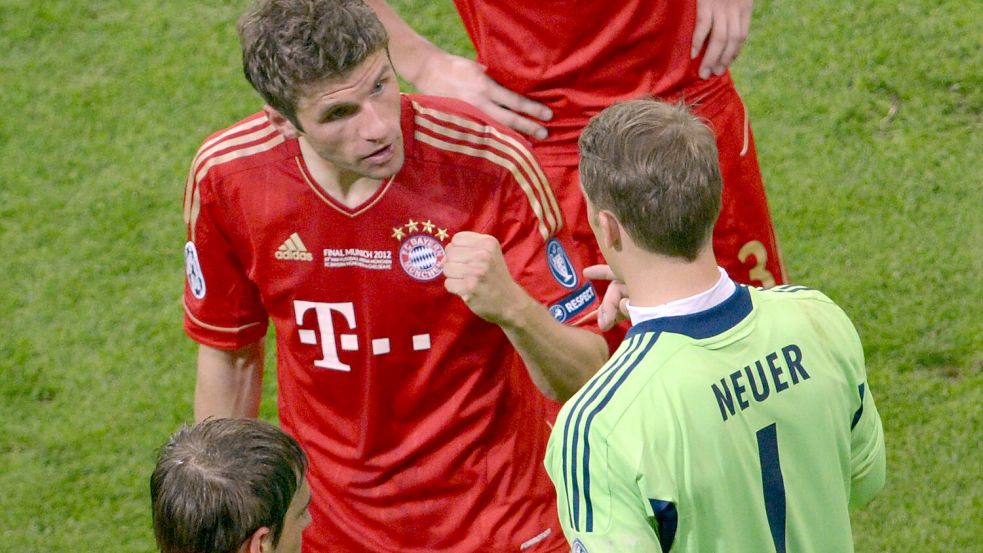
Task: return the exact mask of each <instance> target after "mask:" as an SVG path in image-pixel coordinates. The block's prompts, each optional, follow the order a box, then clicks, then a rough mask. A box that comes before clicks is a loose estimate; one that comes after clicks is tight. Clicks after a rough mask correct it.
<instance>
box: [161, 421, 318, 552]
mask: <svg viewBox="0 0 983 553" xmlns="http://www.w3.org/2000/svg"><path fill="white" fill-rule="evenodd" d="M306 472H307V458H306V457H305V456H304V451H303V450H302V449H301V448H300V445H299V444H298V443H297V442H296V441H295V440H294V439H293V438H291V437H290V436H288V435H287V434H285V433H283V432H282V431H281V430H280V429H278V428H276V427H275V426H273V425H271V424H269V423H265V422H262V421H258V420H250V419H208V420H205V421H203V422H200V423H198V424H197V425H195V426H192V427H185V428H182V429H181V430H178V431H177V432H175V433H174V435H172V436H171V437H170V439H169V440H168V441H167V443H166V444H164V446H163V447H162V448H161V450H160V453H159V456H158V458H157V466H156V467H155V468H154V473H153V475H151V477H150V499H151V506H152V509H153V519H154V535H155V536H156V538H157V547H158V548H159V549H160V551H161V552H162V553H300V546H301V532H302V531H303V530H304V528H306V527H307V525H308V524H310V521H311V517H310V514H309V513H308V511H307V506H308V503H310V500H311V492H310V489H309V488H308V486H307V479H306V477H305V476H304V475H305V473H306Z"/></svg>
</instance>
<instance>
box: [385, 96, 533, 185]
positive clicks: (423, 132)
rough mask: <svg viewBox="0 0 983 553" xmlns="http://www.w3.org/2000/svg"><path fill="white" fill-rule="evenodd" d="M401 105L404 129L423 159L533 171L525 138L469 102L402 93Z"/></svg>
mask: <svg viewBox="0 0 983 553" xmlns="http://www.w3.org/2000/svg"><path fill="white" fill-rule="evenodd" d="M403 109H404V116H403V128H404V132H406V131H409V132H410V134H411V136H412V138H413V145H414V152H415V153H418V154H419V155H421V156H422V157H424V158H426V159H434V158H437V159H442V160H445V161H456V162H460V163H467V164H469V165H477V166H484V167H486V168H488V169H490V170H495V171H502V170H508V169H511V168H512V167H519V168H521V169H522V170H524V171H526V172H529V173H533V172H535V171H534V168H533V165H535V162H534V158H533V156H532V153H531V152H530V147H529V143H528V142H527V141H526V140H525V138H523V137H522V136H521V135H519V134H518V133H516V132H515V131H513V130H511V129H508V128H505V127H503V126H502V125H499V124H498V123H496V122H494V121H492V120H491V119H490V118H489V117H488V116H487V115H485V114H484V113H482V112H481V111H479V110H478V109H477V108H475V107H474V106H471V105H470V104H467V103H465V102H462V101H459V100H454V99H451V98H438V97H435V96H418V95H404V96H403ZM537 168H538V167H537Z"/></svg>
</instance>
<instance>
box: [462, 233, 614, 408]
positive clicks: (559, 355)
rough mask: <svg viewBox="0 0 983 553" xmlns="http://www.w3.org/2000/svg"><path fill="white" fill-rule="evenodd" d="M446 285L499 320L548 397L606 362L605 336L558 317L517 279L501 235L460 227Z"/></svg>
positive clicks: (561, 394)
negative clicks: (555, 317)
mask: <svg viewBox="0 0 983 553" xmlns="http://www.w3.org/2000/svg"><path fill="white" fill-rule="evenodd" d="M444 275H445V276H446V277H447V280H445V281H444V286H445V287H446V288H447V290H448V291H449V292H451V293H452V294H455V295H457V296H459V297H460V298H461V299H462V300H464V302H465V303H466V304H467V305H468V307H469V308H470V309H471V311H473V312H474V313H475V315H478V316H479V317H481V318H482V319H484V320H486V321H488V322H491V323H494V324H497V325H498V326H500V327H501V328H502V330H503V331H504V332H505V335H506V336H507V337H508V339H509V341H510V342H512V345H513V346H514V347H515V349H516V351H518V352H519V355H520V356H521V357H522V360H523V361H524V362H525V364H526V367H527V368H528V369H529V375H530V377H531V378H532V380H533V382H534V383H535V384H536V386H537V387H539V389H540V390H541V391H542V392H543V394H544V395H546V396H547V397H550V398H553V399H557V400H566V399H567V398H569V397H570V396H572V395H573V393H574V392H576V391H577V390H578V389H579V388H580V387H581V386H583V384H584V383H585V382H587V380H588V379H589V378H590V377H591V376H592V375H593V374H594V373H595V372H596V371H597V369H599V368H600V367H601V365H603V364H604V362H605V361H607V358H608V349H607V344H606V343H605V342H604V339H603V338H602V337H601V336H599V335H597V334H594V333H593V332H590V331H588V330H584V329H581V328H576V327H571V326H567V325H564V324H561V323H559V322H557V321H556V320H555V319H554V318H553V316H552V315H550V313H549V311H547V310H546V308H545V307H543V306H542V305H540V304H539V303H538V302H536V300H534V299H533V298H532V297H530V296H529V294H527V293H526V291H525V290H523V289H522V287H521V286H519V284H518V283H517V282H515V280H514V279H513V278H512V275H510V274H509V272H508V267H507V266H506V264H505V259H504V258H503V257H502V250H501V247H500V245H499V243H498V240H496V239H495V237H493V236H489V235H485V234H477V233H474V232H459V233H457V234H455V235H454V238H453V239H452V240H451V243H450V244H449V245H448V247H447V257H446V259H445V263H444Z"/></svg>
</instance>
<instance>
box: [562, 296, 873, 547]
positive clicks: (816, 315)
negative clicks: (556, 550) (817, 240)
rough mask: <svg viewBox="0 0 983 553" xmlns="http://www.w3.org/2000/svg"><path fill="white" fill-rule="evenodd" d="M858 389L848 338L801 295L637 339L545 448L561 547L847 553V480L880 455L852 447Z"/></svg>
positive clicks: (843, 324) (698, 318) (833, 317)
mask: <svg viewBox="0 0 983 553" xmlns="http://www.w3.org/2000/svg"><path fill="white" fill-rule="evenodd" d="M864 385H865V373H864V364H863V352H862V349H861V346H860V342H859V339H858V337H857V335H856V332H855V330H854V329H853V326H852V324H851V323H850V321H849V320H848V319H847V317H846V316H845V315H844V314H843V312H842V311H841V310H840V309H839V308H838V307H836V306H835V305H834V304H833V303H832V302H831V301H830V300H829V299H828V298H826V297H825V296H823V295H822V294H820V293H818V292H815V291H810V290H807V289H804V288H802V287H797V288H791V287H781V288H779V289H775V290H771V291H760V290H756V289H748V288H743V287H739V288H738V290H737V292H736V293H735V294H734V295H733V296H732V297H731V298H730V299H728V300H727V301H725V302H724V303H723V304H721V305H720V306H717V307H715V308H713V309H711V310H708V311H706V312H703V313H698V314H694V315H689V316H683V317H667V318H662V319H654V320H651V321H646V322H643V323H640V324H638V325H636V326H634V327H633V328H632V330H631V331H630V332H629V335H628V338H627V339H626V342H625V344H623V345H622V347H621V348H620V349H619V350H618V352H616V354H615V356H614V357H613V358H612V361H611V362H609V364H608V365H606V366H605V368H604V369H602V371H600V372H599V373H598V375H597V376H596V377H595V378H594V379H593V380H592V381H591V382H590V383H589V384H588V385H587V386H586V387H585V388H584V389H583V390H581V392H580V393H578V395H577V396H575V397H574V399H572V400H571V401H570V402H568V404H567V406H566V407H565V408H564V412H562V413H561V416H560V419H561V420H560V421H558V425H557V428H560V427H561V424H562V425H563V428H564V432H563V434H562V435H560V436H558V435H557V434H556V433H554V436H553V437H552V438H551V444H550V456H551V457H550V458H549V459H548V461H547V464H548V466H549V465H551V464H552V463H556V461H557V459H556V458H555V457H556V456H555V455H554V454H555V452H554V449H555V448H556V447H557V446H558V445H564V446H565V447H563V448H562V452H563V454H561V455H560V456H559V457H560V458H559V462H560V463H561V464H562V469H561V470H560V471H559V474H560V481H561V482H565V483H566V486H565V489H566V493H561V494H560V495H561V502H560V505H561V520H563V522H564V525H565V529H568V530H569V529H572V530H573V531H572V532H568V536H572V535H576V536H577V537H578V539H581V540H582V543H583V544H584V545H585V546H586V548H587V550H588V551H605V550H609V549H611V548H614V547H622V548H624V547H629V548H634V549H633V550H646V549H645V540H638V536H640V535H643V534H645V533H646V532H648V534H649V535H650V536H651V537H650V539H649V543H648V547H649V550H658V548H657V546H656V544H655V540H656V539H657V540H658V541H659V542H660V545H661V548H662V549H663V550H666V551H668V550H669V548H670V546H671V550H672V551H694V552H695V551H728V552H745V551H746V552H760V551H790V552H808V551H816V552H819V551H852V550H853V545H852V534H851V530H850V519H849V512H848V503H849V501H850V494H851V476H852V474H854V473H855V472H856V470H857V469H856V466H858V465H860V464H862V462H861V461H857V458H858V457H859V458H863V457H864V456H865V455H866V456H869V455H875V456H876V453H877V452H882V450H877V448H876V447H874V449H873V450H871V451H858V449H859V448H858V447H857V446H856V444H857V443H861V441H857V442H854V440H853V436H852V432H851V430H852V428H853V426H854V425H855V424H856V422H857V421H858V420H859V418H860V416H861V414H862V413H861V405H862V403H863V402H862V399H861V398H862V394H864V391H862V389H861V387H862V386H864ZM868 400H869V398H868ZM869 405H870V409H869V411H871V412H870V413H868V416H870V417H876V410H874V409H873V404H872V403H869ZM876 431H877V437H878V438H879V436H880V434H879V431H880V427H879V423H878V425H876ZM560 439H562V440H563V444H559V443H558V440H560ZM876 441H877V440H875V442H876ZM864 443H866V442H864ZM875 450H876V451H875ZM550 472H551V476H553V478H554V482H556V481H557V470H556V469H553V468H552V466H551V471H550ZM564 496H565V497H566V498H567V501H566V503H567V505H566V507H565V508H566V509H567V512H566V513H565V514H566V518H564V513H563V509H564V504H563V503H564V502H563V498H564ZM642 513H644V515H645V516H642ZM568 525H569V528H568ZM646 526H648V527H647V528H646ZM651 529H655V532H652V531H651ZM633 540H634V541H633ZM591 544H597V546H596V547H593V548H592V547H591Z"/></svg>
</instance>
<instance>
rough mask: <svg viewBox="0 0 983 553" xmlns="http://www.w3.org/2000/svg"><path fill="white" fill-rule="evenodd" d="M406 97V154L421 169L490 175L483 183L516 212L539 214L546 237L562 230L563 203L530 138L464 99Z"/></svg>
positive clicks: (430, 172)
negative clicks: (532, 148)
mask: <svg viewBox="0 0 983 553" xmlns="http://www.w3.org/2000/svg"><path fill="white" fill-rule="evenodd" d="M402 101H403V106H402V107H403V115H402V126H403V133H404V135H405V136H404V141H405V143H406V144H407V153H406V155H407V159H408V160H410V159H412V160H414V163H417V164H419V165H420V166H421V167H418V169H419V170H425V171H426V172H427V173H428V175H434V174H437V175H442V176H447V177H449V178H456V177H460V176H462V175H463V176H465V177H468V178H470V180H472V181H475V179H474V178H473V177H474V176H475V175H479V174H481V175H484V176H485V177H486V178H485V179H482V182H484V183H485V184H486V185H488V186H492V187H494V188H495V190H496V194H501V198H503V200H504V201H505V202H507V203H509V205H510V206H513V207H515V208H516V211H515V212H514V213H512V215H514V216H515V217H520V218H526V217H527V216H529V213H530V212H531V213H533V214H535V217H536V218H537V219H538V220H539V224H540V227H541V229H540V230H541V231H542V234H543V237H544V239H545V238H546V237H548V236H552V235H553V234H554V233H556V231H557V230H559V229H560V227H561V226H562V224H563V223H562V221H563V218H562V216H561V215H560V209H559V204H558V202H557V201H556V197H555V195H554V194H553V189H552V188H551V187H550V184H549V182H548V181H547V179H546V175H545V174H544V173H543V170H542V168H541V167H540V166H539V163H538V162H537V161H536V159H535V157H533V154H532V151H531V150H530V146H529V142H527V141H526V139H525V138H523V137H522V136H520V135H519V134H518V133H516V132H515V131H513V130H511V129H508V128H505V127H503V126H502V125H499V124H498V123H496V122H494V121H492V120H491V119H489V118H488V116H486V115H485V114H483V113H482V112H481V111H479V110H478V109H477V108H475V107H473V106H471V105H470V104H467V103H464V102H461V101H459V100H454V99H451V98H438V97H434V96H419V95H409V94H406V95H403V99H402ZM423 166H425V167H423ZM522 206H528V209H522Z"/></svg>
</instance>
